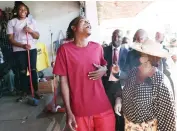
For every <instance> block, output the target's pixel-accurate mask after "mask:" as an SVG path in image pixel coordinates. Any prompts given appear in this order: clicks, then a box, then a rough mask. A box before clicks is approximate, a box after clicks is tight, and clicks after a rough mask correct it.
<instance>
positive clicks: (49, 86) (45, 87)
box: [38, 79, 58, 94]
mask: <svg viewBox="0 0 177 131" xmlns="http://www.w3.org/2000/svg"><path fill="white" fill-rule="evenodd" d="M57 83H58V82H57V80H56V79H55V82H54V80H53V79H47V81H46V82H39V83H38V91H39V93H42V94H48V93H53V92H54V86H55V87H57V86H58V84H57ZM54 84H55V85H54Z"/></svg>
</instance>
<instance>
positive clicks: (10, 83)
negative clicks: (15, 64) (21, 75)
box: [3, 70, 14, 91]
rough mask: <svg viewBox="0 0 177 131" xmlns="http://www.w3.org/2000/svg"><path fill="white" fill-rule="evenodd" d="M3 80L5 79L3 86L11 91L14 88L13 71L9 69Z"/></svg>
mask: <svg viewBox="0 0 177 131" xmlns="http://www.w3.org/2000/svg"><path fill="white" fill-rule="evenodd" d="M3 78H4V81H5V85H4V86H5V87H6V88H7V89H8V90H10V91H13V90H14V73H13V71H12V70H10V71H9V72H8V73H7V74H6V75H5V76H4V77H3Z"/></svg>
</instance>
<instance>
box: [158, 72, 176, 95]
mask: <svg viewBox="0 0 177 131" xmlns="http://www.w3.org/2000/svg"><path fill="white" fill-rule="evenodd" d="M155 83H156V84H157V85H158V87H157V88H159V89H158V91H160V92H161V93H165V92H166V93H169V92H170V93H172V92H173V90H172V85H171V82H170V80H169V78H168V77H167V76H166V75H165V74H163V73H162V72H161V71H157V72H156V75H155Z"/></svg>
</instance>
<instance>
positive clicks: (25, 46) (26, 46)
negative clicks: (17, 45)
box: [22, 44, 31, 50]
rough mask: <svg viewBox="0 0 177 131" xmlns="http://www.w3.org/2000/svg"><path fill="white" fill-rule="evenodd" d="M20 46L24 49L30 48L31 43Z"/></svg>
mask: <svg viewBox="0 0 177 131" xmlns="http://www.w3.org/2000/svg"><path fill="white" fill-rule="evenodd" d="M22 48H23V49H25V50H30V49H31V45H29V44H25V45H23V47H22Z"/></svg>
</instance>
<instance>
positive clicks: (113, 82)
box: [108, 80, 120, 84]
mask: <svg viewBox="0 0 177 131" xmlns="http://www.w3.org/2000/svg"><path fill="white" fill-rule="evenodd" d="M108 82H109V83H112V84H115V83H120V81H119V80H118V81H108Z"/></svg>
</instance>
